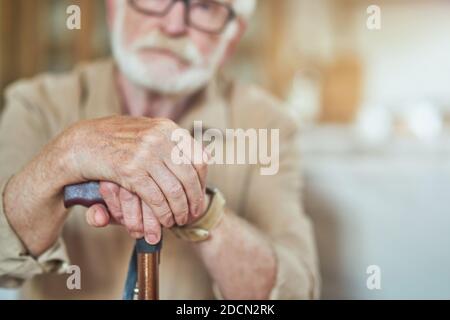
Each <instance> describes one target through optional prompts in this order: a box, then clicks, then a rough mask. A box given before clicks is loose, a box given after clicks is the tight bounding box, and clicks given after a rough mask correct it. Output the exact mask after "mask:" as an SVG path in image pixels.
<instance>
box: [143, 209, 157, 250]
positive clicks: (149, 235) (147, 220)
mask: <svg viewBox="0 0 450 320" xmlns="http://www.w3.org/2000/svg"><path fill="white" fill-rule="evenodd" d="M141 207H142V216H143V222H144V231H145V240H146V241H147V242H148V243H150V244H153V245H155V244H157V243H158V242H159V241H160V240H161V224H160V223H159V220H158V218H157V217H156V216H155V215H154V214H153V211H152V209H151V208H150V207H149V206H148V205H147V204H146V203H145V202H144V201H142V202H141Z"/></svg>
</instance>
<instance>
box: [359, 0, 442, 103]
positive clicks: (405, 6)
mask: <svg viewBox="0 0 450 320" xmlns="http://www.w3.org/2000/svg"><path fill="white" fill-rule="evenodd" d="M373 3H379V6H380V8H381V16H382V28H381V30H380V31H370V30H368V29H367V28H366V27H365V26H366V19H367V13H366V8H367V6H368V5H369V4H373ZM353 16H354V20H353V25H352V28H353V30H354V35H355V48H356V50H357V52H358V53H359V54H360V55H361V57H362V59H363V62H364V65H365V71H366V74H365V80H366V83H365V93H364V97H365V100H366V101H370V102H375V103H377V102H381V103H387V104H388V105H392V104H393V105H395V104H399V103H400V104H401V103H403V102H404V101H405V100H419V99H424V98H425V99H431V100H432V101H434V102H437V103H438V104H442V105H447V106H448V107H449V109H450V19H449V17H450V1H437V0H421V1H417V0H414V1H359V2H358V4H357V5H355V6H354V8H353Z"/></svg>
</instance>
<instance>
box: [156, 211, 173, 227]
mask: <svg viewBox="0 0 450 320" xmlns="http://www.w3.org/2000/svg"><path fill="white" fill-rule="evenodd" d="M159 221H160V222H161V224H162V225H163V226H165V227H168V228H170V227H172V226H173V224H174V221H173V217H172V211H170V209H167V210H166V211H163V212H162V213H161V214H160V215H159Z"/></svg>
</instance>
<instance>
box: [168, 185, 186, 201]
mask: <svg viewBox="0 0 450 320" xmlns="http://www.w3.org/2000/svg"><path fill="white" fill-rule="evenodd" d="M167 193H168V196H169V197H170V198H173V199H181V198H183V197H184V189H183V187H182V186H181V185H180V184H173V185H171V186H170V187H169V188H168V191H167Z"/></svg>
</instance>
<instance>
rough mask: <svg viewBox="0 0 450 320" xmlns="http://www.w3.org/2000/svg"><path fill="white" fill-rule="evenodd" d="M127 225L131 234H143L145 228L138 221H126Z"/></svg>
mask: <svg viewBox="0 0 450 320" xmlns="http://www.w3.org/2000/svg"><path fill="white" fill-rule="evenodd" d="M125 225H126V227H127V229H128V230H129V231H130V232H143V231H144V227H143V225H142V224H141V223H139V221H137V220H134V219H133V220H126V221H125Z"/></svg>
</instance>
